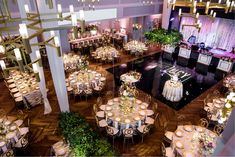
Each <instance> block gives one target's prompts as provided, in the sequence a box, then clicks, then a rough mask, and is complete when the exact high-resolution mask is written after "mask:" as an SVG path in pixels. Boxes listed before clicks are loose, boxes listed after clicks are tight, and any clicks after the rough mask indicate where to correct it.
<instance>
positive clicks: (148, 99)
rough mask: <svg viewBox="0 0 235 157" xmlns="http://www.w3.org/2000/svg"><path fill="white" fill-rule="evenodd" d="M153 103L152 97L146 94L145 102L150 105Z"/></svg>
mask: <svg viewBox="0 0 235 157" xmlns="http://www.w3.org/2000/svg"><path fill="white" fill-rule="evenodd" d="M151 101H152V97H151V95H149V94H146V96H145V102H147V103H148V104H151Z"/></svg>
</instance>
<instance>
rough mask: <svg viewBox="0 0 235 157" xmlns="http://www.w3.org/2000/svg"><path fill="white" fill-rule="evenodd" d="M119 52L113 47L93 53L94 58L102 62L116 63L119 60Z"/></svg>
mask: <svg viewBox="0 0 235 157" xmlns="http://www.w3.org/2000/svg"><path fill="white" fill-rule="evenodd" d="M119 56H120V54H119V52H118V51H117V50H116V49H115V48H114V47H111V46H105V47H100V48H98V49H97V50H96V51H94V52H92V57H94V58H95V59H97V60H101V61H104V62H106V61H114V60H115V59H116V58H119Z"/></svg>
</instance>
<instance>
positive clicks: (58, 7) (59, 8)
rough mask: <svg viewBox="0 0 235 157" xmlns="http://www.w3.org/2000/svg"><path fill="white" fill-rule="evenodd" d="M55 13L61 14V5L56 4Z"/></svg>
mask: <svg viewBox="0 0 235 157" xmlns="http://www.w3.org/2000/svg"><path fill="white" fill-rule="evenodd" d="M57 11H58V12H59V13H62V6H61V4H57Z"/></svg>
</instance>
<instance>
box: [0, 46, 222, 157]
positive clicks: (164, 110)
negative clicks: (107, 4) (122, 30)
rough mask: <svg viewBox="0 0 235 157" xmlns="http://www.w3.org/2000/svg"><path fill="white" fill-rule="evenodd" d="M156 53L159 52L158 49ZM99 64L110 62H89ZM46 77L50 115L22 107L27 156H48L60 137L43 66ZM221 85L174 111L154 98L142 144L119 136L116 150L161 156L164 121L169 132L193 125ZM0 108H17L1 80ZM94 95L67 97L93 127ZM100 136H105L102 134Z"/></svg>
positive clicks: (10, 111) (53, 97)
mask: <svg viewBox="0 0 235 157" xmlns="http://www.w3.org/2000/svg"><path fill="white" fill-rule="evenodd" d="M157 50H158V52H159V51H160V50H159V49H158V48H157ZM154 52H156V48H153V50H152V51H149V53H148V54H147V55H151V54H153V53H154ZM136 58H137V57H133V56H129V55H123V56H122V58H121V62H120V63H118V64H122V63H125V62H127V61H130V60H134V59H136ZM97 65H99V67H100V70H105V69H107V68H110V67H112V66H113V65H110V64H107V65H101V64H91V66H97ZM44 71H45V76H46V81H47V87H48V89H49V91H48V99H49V102H50V104H51V106H52V113H51V114H49V115H43V109H44V108H43V105H42V106H38V107H35V108H33V109H30V110H24V113H25V114H28V116H29V119H30V146H29V148H28V150H27V152H26V155H30V156H48V155H50V149H51V145H52V144H54V143H56V142H57V141H58V140H60V139H62V137H61V135H60V131H59V130H58V120H57V119H58V114H59V113H60V110H59V105H58V102H57V99H56V95H55V91H54V87H53V82H52V79H51V75H50V71H49V70H48V69H45V70H44ZM220 87H221V82H219V83H218V84H216V85H215V86H213V87H212V88H211V89H209V90H207V91H206V92H204V93H203V94H202V95H200V96H199V97H197V98H196V99H194V100H193V101H192V102H191V103H190V104H188V105H186V106H185V107H184V108H183V109H181V110H179V111H175V110H173V109H172V108H170V107H168V106H167V105H165V104H163V103H161V102H160V101H158V100H154V101H156V102H157V103H158V104H159V107H158V112H159V113H160V122H159V125H157V126H156V127H155V128H152V130H151V132H150V134H149V135H147V136H146V137H145V138H144V143H141V141H140V138H139V137H135V139H134V141H135V144H132V143H131V142H130V143H128V145H127V146H126V147H124V148H123V144H122V143H123V139H122V138H119V139H116V140H115V146H114V148H115V149H116V150H118V151H119V152H120V153H121V155H123V156H133V155H135V156H161V150H160V145H159V144H160V142H161V141H162V137H163V135H164V131H163V124H164V123H165V122H169V123H168V128H169V129H170V130H172V131H174V130H175V129H176V126H177V124H178V122H184V121H185V122H187V121H190V122H191V123H192V124H196V123H197V121H198V120H199V119H200V117H202V116H203V115H201V114H200V113H201V111H202V108H203V99H204V98H205V97H206V95H207V94H208V93H210V92H212V91H214V90H215V89H218V88H220ZM113 88H114V81H113V75H112V74H110V73H108V75H107V90H113ZM0 90H1V95H0V107H1V108H3V109H5V110H6V112H7V114H8V115H16V113H17V109H16V107H15V104H14V101H13V100H12V98H11V96H10V94H9V92H8V89H7V88H6V87H5V85H4V83H3V82H0ZM96 98H97V97H95V96H93V97H91V98H89V99H88V101H87V102H86V101H85V99H83V100H82V101H81V100H79V99H77V100H74V99H73V98H70V100H69V102H70V110H71V111H72V112H79V113H80V114H81V115H83V116H84V117H85V118H86V119H87V121H88V122H89V123H90V124H91V125H92V126H94V129H96V124H95V119H94V115H93V113H92V105H93V104H94V103H95V101H96ZM179 114H180V115H183V119H179V118H177V117H178V115H179ZM102 136H104V138H106V137H105V135H104V134H102Z"/></svg>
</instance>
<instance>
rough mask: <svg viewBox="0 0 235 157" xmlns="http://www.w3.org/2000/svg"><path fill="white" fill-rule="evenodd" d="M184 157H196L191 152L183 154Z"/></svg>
mask: <svg viewBox="0 0 235 157" xmlns="http://www.w3.org/2000/svg"><path fill="white" fill-rule="evenodd" d="M183 157H194V155H193V153H192V152H191V151H186V152H183Z"/></svg>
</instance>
